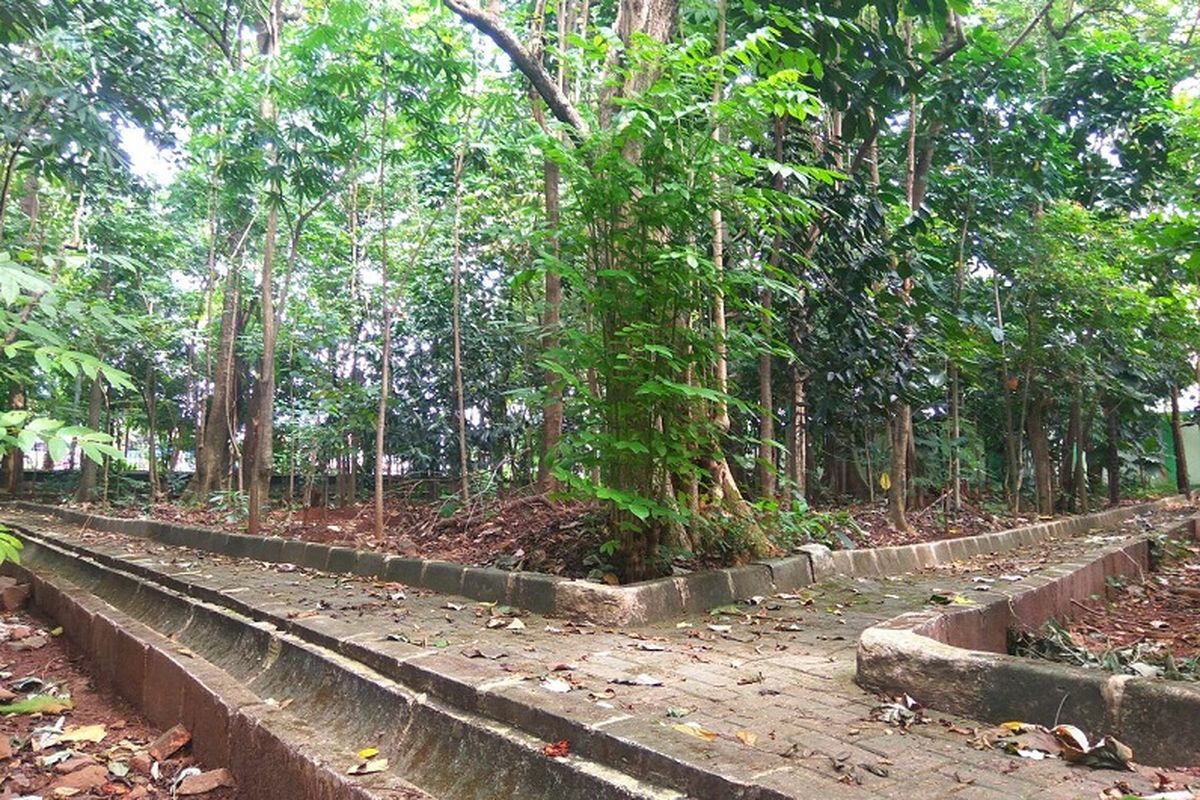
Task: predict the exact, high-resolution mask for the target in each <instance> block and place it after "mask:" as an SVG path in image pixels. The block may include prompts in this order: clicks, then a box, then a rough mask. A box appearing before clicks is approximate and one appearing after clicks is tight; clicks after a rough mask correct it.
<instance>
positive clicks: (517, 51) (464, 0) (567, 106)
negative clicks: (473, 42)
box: [443, 0, 590, 136]
mask: <svg viewBox="0 0 1200 800" xmlns="http://www.w3.org/2000/svg"><path fill="white" fill-rule="evenodd" d="M443 2H444V3H445V4H446V7H447V8H449V9H450V10H451V11H453V12H454V13H455V14H457V15H458V16H459V17H461V18H462V19H463V20H464V21H465V22H467V23H469V24H470V25H472V26H473V27H474V28H476V29H477V30H478V31H479V32H480V33H482V34H483V35H485V36H487V37H488V38H489V39H491V40H492V41H493V42H495V43H496V45H497V46H498V47H499V48H500V49H501V50H503V51H504V52H505V53H506V54H507V55H508V57H509V58H511V59H512V62H513V64H514V65H515V66H516V68H517V69H519V70H520V71H521V73H522V74H523V75H524V76H525V77H526V78H528V79H529V82H530V83H532V84H533V88H534V89H536V90H537V93H538V94H539V95H541V97H542V99H543V100H545V101H546V107H547V108H549V109H550V113H551V114H553V115H554V117H555V118H556V119H558V120H559V121H560V122H563V123H565V124H567V125H570V126H571V128H573V129H574V130H575V132H576V134H578V135H579V136H587V135H588V134H589V133H590V128H589V126H588V124H587V121H586V120H585V119H584V118H583V116H582V115H580V113H579V110H578V109H577V108H575V106H574V105H573V104H572V103H571V101H570V100H568V99H567V96H566V95H565V94H564V93H563V91H562V89H560V88H559V86H558V83H557V82H556V81H555V80H554V78H552V77H551V76H550V73H549V72H547V71H546V69H545V67H543V66H542V64H541V62H540V61H539V60H538V59H536V58H534V57H533V55H532V54H531V53H530V52H529V50H527V49H526V48H525V45H523V44H521V41H520V40H519V39H517V37H516V36H515V35H514V34H513V32H512V31H510V30H509V29H508V28H507V27H505V25H504V22H503V21H501V19H500V18H499V17H498V16H496V15H495V14H493V13H491V12H490V11H484V10H483V9H481V8H477V7H476V6H474V5H472V4H471V3H470V2H469V0H443Z"/></svg>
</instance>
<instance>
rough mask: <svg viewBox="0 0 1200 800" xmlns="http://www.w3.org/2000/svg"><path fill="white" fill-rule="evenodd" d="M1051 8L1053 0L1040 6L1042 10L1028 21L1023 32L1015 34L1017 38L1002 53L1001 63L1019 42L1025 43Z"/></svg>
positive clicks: (1048, 0) (1019, 44)
mask: <svg viewBox="0 0 1200 800" xmlns="http://www.w3.org/2000/svg"><path fill="white" fill-rule="evenodd" d="M1053 7H1054V0H1046V5H1044V6H1042V10H1041V11H1039V12H1037V13H1036V14H1034V15H1033V19H1031V20H1029V24H1028V25H1026V26H1025V28H1024V30H1022V31H1021V32H1020V33H1018V34H1017V38H1015V39H1013V40H1012V44H1010V45H1009V46H1008V49H1006V50H1005V51H1004V55H1002V56H1000V60H1001V61H1003V60H1005V59H1006V58H1008V57H1009V56H1011V55H1012V54H1013V51H1014V50H1016V49H1017V48H1018V47H1020V46H1021V42H1023V41H1025V39H1026V38H1028V36H1029V34H1031V33H1033V29H1034V28H1036V27H1037V24H1038V23H1039V22H1041V21H1042V17H1044V16H1046V15H1047V14H1049V13H1050V9H1051V8H1053Z"/></svg>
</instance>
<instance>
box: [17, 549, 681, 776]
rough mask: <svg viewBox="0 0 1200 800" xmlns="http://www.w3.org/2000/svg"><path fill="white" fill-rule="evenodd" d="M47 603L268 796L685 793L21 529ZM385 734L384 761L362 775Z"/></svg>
mask: <svg viewBox="0 0 1200 800" xmlns="http://www.w3.org/2000/svg"><path fill="white" fill-rule="evenodd" d="M21 538H22V539H24V540H25V542H26V548H25V550H24V552H23V554H22V566H21V567H19V568H17V567H14V566H13V565H5V569H6V570H12V569H19V570H21V571H23V572H25V573H26V574H27V577H28V579H29V580H30V581H31V582H32V583H33V587H34V604H35V605H36V606H37V607H38V608H39V609H40V610H41V611H42V612H43V613H45V614H47V615H48V616H50V617H52V618H54V619H55V620H56V621H58V622H59V623H60V624H61V625H62V626H63V628H64V632H65V635H66V636H68V637H69V638H70V639H71V641H72V643H73V644H74V645H75V646H76V647H78V648H79V649H80V650H82V651H84V652H85V653H87V654H88V655H89V656H90V657H91V659H92V662H93V664H94V665H95V668H96V671H97V675H96V678H97V682H98V684H99V685H100V686H101V687H102V688H104V689H108V690H111V691H114V692H115V693H117V694H119V695H120V696H122V697H124V698H125V699H127V700H128V701H130V702H131V703H132V704H134V705H135V706H137V707H138V708H139V709H140V710H142V712H143V713H144V714H145V715H146V716H147V718H148V719H149V720H150V721H151V722H153V723H154V724H156V725H160V726H163V727H169V726H171V725H175V724H183V725H184V726H185V727H187V728H188V729H189V730H190V731H192V733H193V737H194V742H195V744H194V747H195V750H196V755H197V757H198V758H199V759H200V760H202V761H204V762H205V763H206V764H209V765H212V766H228V767H229V768H230V769H231V771H232V772H233V773H234V776H235V778H236V779H237V781H238V785H239V786H240V787H241V788H242V790H243V792H244V796H246V797H253V798H256V800H258V799H259V798H261V799H262V800H274V798H279V800H283V799H284V798H287V799H288V800H294V799H295V798H309V799H311V800H319V799H321V798H330V800H333V799H334V798H336V799H337V800H342V799H343V798H346V799H347V800H369V799H370V800H376V799H377V800H418V799H422V800H424V799H425V798H437V800H492V798H498V797H513V798H562V799H563V800H571V799H572V798H580V800H584V799H585V798H586V800H652V799H654V800H659V799H661V800H672V799H673V798H681V797H683V796H684V795H682V794H680V793H679V792H676V791H673V790H670V789H665V788H662V787H660V786H656V785H654V784H652V783H648V782H645V781H640V780H637V779H635V778H632V777H629V776H627V775H625V774H622V773H621V772H620V771H618V770H615V769H612V768H609V767H606V766H604V765H602V764H598V763H595V762H593V761H590V760H587V759H584V758H580V757H578V756H577V755H571V756H569V757H567V758H551V757H549V756H547V755H546V754H544V753H543V749H542V748H543V746H544V745H545V744H546V742H544V741H542V740H540V739H537V738H535V737H533V736H531V735H529V734H528V733H525V732H522V731H520V730H518V729H516V728H514V727H512V726H509V725H505V724H502V723H500V722H497V721H496V720H494V719H488V718H486V717H484V716H482V715H479V714H475V713H471V712H469V711H464V710H462V709H460V708H455V707H454V706H452V705H451V704H448V703H446V702H444V701H442V700H440V699H438V698H436V697H430V696H429V695H428V694H427V693H424V692H419V691H414V690H413V689H411V688H409V687H407V686H405V685H403V684H401V683H399V682H397V681H395V680H392V679H390V678H388V677H387V676H384V675H382V674H380V673H378V672H376V671H375V670H373V669H371V668H370V667H368V666H365V665H364V664H362V663H359V662H358V661H356V660H354V659H352V658H348V657H346V656H345V655H342V654H339V653H337V652H334V651H332V650H329V649H327V648H324V647H321V646H320V645H318V644H314V643H312V642H308V641H305V640H304V639H302V638H300V637H298V636H296V635H294V634H292V633H289V632H287V631H285V630H282V629H280V628H279V627H277V626H275V625H272V624H271V623H269V622H266V621H262V620H259V621H255V620H253V619H251V618H250V617H248V616H246V615H244V614H241V613H238V612H237V611H236V610H232V609H230V608H228V607H225V606H223V605H221V604H217V603H212V602H205V601H203V600H200V599H197V598H195V597H189V596H188V595H187V594H185V593H182V592H179V591H177V590H176V589H174V588H171V587H170V586H167V585H165V584H164V583H163V582H158V581H155V580H154V579H153V577H152V576H148V575H147V574H146V571H145V570H144V569H141V570H138V571H137V572H136V574H135V572H133V571H130V570H128V569H122V567H123V566H125V565H122V564H119V563H113V561H114V560H112V559H106V560H105V561H107V562H108V563H103V561H102V560H101V559H98V558H92V557H90V556H88V555H86V554H83V553H80V552H79V551H78V549H74V550H72V549H67V548H65V547H62V546H59V545H58V544H56V543H53V542H51V541H49V540H48V539H47V538H45V537H42V536H39V535H37V534H34V533H32V532H29V531H22V532H21ZM365 748H376V749H378V751H379V753H378V755H377V756H375V757H376V758H387V759H388V768H387V769H386V770H384V771H381V772H377V773H372V774H366V775H349V774H347V773H348V770H349V769H350V768H351V767H354V766H355V765H356V763H358V761H359V759H358V757H357V756H356V753H357V752H358V751H361V750H363V749H365Z"/></svg>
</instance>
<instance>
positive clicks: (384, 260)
mask: <svg viewBox="0 0 1200 800" xmlns="http://www.w3.org/2000/svg"><path fill="white" fill-rule="evenodd" d="M387 118H388V101H387V94H386V91H385V93H384V96H383V113H382V116H381V119H380V123H379V269H380V276H381V279H380V287H379V293H380V297H381V298H382V306H383V354H382V359H383V360H382V363H381V365H380V370H379V372H380V375H379V407H378V408H377V409H376V411H375V536H376V538H378V539H382V538H383V535H384V508H383V471H384V470H383V468H384V460H383V456H384V452H383V448H384V436H385V434H386V432H387V407H388V392H389V391H390V390H391V384H392V299H391V297H389V296H388V287H389V283H388V267H389V264H388V239H387V232H388V223H389V221H390V220H389V218H388V213H387V199H386V198H387V190H386V188H385V187H386V179H387ZM355 213H357V210H356V212H355Z"/></svg>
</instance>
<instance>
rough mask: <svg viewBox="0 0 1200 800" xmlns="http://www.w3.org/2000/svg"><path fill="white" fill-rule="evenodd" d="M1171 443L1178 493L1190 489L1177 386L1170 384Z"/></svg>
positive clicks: (1189, 490) (1186, 492) (1184, 492)
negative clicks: (1173, 452) (1173, 450)
mask: <svg viewBox="0 0 1200 800" xmlns="http://www.w3.org/2000/svg"><path fill="white" fill-rule="evenodd" d="M1171 443H1172V444H1173V445H1174V447H1175V488H1176V489H1178V490H1179V493H1180V494H1188V493H1189V492H1191V490H1192V482H1191V477H1190V476H1189V475H1188V463H1187V453H1186V452H1185V450H1184V442H1183V416H1182V415H1181V414H1180V413H1179V387H1178V386H1176V385H1175V384H1171Z"/></svg>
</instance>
